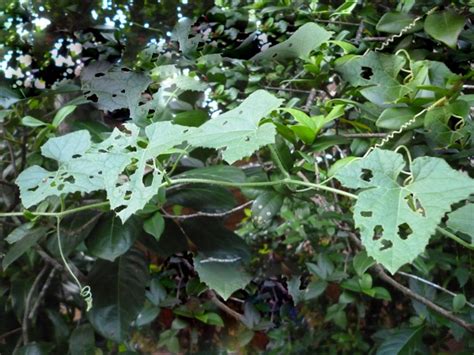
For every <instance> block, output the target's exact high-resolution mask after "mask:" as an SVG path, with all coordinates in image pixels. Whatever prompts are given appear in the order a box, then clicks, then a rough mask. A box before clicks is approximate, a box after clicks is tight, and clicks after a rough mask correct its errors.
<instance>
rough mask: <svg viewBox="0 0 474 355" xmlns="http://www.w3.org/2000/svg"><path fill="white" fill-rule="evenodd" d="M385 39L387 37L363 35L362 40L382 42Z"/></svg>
mask: <svg viewBox="0 0 474 355" xmlns="http://www.w3.org/2000/svg"><path fill="white" fill-rule="evenodd" d="M386 39H387V37H363V38H362V40H363V41H367V42H383V41H385V40H386Z"/></svg>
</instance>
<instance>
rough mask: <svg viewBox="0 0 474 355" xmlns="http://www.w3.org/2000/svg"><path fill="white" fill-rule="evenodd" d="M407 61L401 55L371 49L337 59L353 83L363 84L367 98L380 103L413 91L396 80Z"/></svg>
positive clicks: (343, 72) (338, 64)
mask: <svg viewBox="0 0 474 355" xmlns="http://www.w3.org/2000/svg"><path fill="white" fill-rule="evenodd" d="M405 61H406V60H405V58H404V57H403V56H401V55H387V54H380V53H376V52H369V53H368V54H365V55H363V56H360V55H347V56H345V57H342V58H340V59H338V60H336V69H337V71H339V72H340V73H341V74H342V76H343V78H344V79H345V80H347V81H348V82H349V83H350V84H351V85H352V86H355V87H362V89H360V93H361V94H362V95H363V96H364V97H365V98H366V99H367V100H369V101H371V102H373V103H375V104H377V105H381V104H385V103H392V102H395V101H397V100H398V99H400V98H402V97H403V96H404V95H405V94H407V93H408V92H410V89H409V88H408V87H407V86H405V85H402V84H400V83H399V81H398V80H397V75H398V73H399V72H400V70H401V69H402V68H403V66H404V65H405Z"/></svg>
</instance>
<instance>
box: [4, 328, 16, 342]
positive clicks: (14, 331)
mask: <svg viewBox="0 0 474 355" xmlns="http://www.w3.org/2000/svg"><path fill="white" fill-rule="evenodd" d="M20 331H21V328H16V329H13V330H10V331H8V332H6V333H3V334H1V335H0V341H2V340H3V339H5V338H7V337H9V336H10V335H13V334H16V333H18V332H20Z"/></svg>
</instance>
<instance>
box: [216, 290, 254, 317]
mask: <svg viewBox="0 0 474 355" xmlns="http://www.w3.org/2000/svg"><path fill="white" fill-rule="evenodd" d="M207 294H208V295H209V298H210V299H211V302H212V303H214V304H215V305H216V306H217V308H219V309H220V310H221V311H223V312H224V313H226V314H228V315H229V316H231V317H232V318H234V319H236V320H238V321H239V322H242V323H245V317H244V316H243V315H242V314H240V313H239V312H236V311H234V310H233V309H232V308H230V307H229V306H227V305H226V304H225V303H224V302H222V301H221V300H219V298H217V295H216V294H215V292H214V291H211V290H209V291H207Z"/></svg>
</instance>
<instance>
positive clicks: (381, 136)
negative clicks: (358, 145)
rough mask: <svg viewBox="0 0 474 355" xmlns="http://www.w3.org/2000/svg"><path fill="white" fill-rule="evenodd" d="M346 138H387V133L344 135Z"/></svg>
mask: <svg viewBox="0 0 474 355" xmlns="http://www.w3.org/2000/svg"><path fill="white" fill-rule="evenodd" d="M341 136H343V137H346V138H385V137H386V136H387V133H343V134H341Z"/></svg>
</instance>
